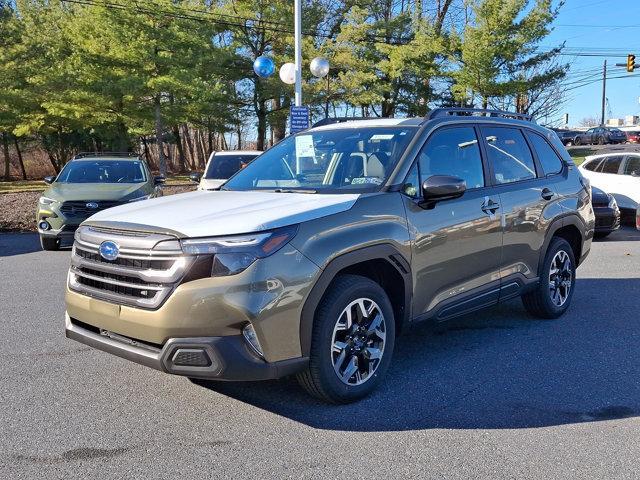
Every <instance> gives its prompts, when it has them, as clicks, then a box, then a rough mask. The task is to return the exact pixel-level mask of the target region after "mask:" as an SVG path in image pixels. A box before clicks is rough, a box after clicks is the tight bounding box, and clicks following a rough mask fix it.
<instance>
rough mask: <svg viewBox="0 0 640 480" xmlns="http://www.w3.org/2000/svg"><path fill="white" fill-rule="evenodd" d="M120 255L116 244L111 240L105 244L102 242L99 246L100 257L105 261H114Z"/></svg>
mask: <svg viewBox="0 0 640 480" xmlns="http://www.w3.org/2000/svg"><path fill="white" fill-rule="evenodd" d="M119 253H120V247H118V244H117V243H116V242H112V241H111V240H107V241H106V242H102V243H101V244H100V256H101V257H102V258H104V259H105V260H115V259H116V258H118V254H119Z"/></svg>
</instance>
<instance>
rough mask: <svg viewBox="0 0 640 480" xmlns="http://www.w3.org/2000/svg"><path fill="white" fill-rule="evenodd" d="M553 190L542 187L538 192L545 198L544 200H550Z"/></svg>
mask: <svg viewBox="0 0 640 480" xmlns="http://www.w3.org/2000/svg"><path fill="white" fill-rule="evenodd" d="M553 195H554V193H553V191H552V190H551V189H549V188H547V187H545V188H543V189H542V192H540V196H541V197H542V198H543V199H545V200H551V199H552V198H553Z"/></svg>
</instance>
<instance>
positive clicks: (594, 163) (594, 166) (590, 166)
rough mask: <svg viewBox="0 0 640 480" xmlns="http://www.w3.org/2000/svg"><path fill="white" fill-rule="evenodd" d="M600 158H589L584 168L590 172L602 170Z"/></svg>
mask: <svg viewBox="0 0 640 480" xmlns="http://www.w3.org/2000/svg"><path fill="white" fill-rule="evenodd" d="M601 167H602V159H600V158H599V159H597V160H591V161H590V162H589V163H587V164H586V165H585V166H584V169H585V170H589V171H590V172H599V171H600V170H602V168H601Z"/></svg>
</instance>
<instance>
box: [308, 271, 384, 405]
mask: <svg viewBox="0 0 640 480" xmlns="http://www.w3.org/2000/svg"><path fill="white" fill-rule="evenodd" d="M363 298H364V299H369V301H370V302H371V303H369V304H368V305H369V306H370V307H371V308H374V307H373V302H375V304H376V306H377V307H379V309H380V311H381V313H382V317H383V319H382V320H381V325H383V326H384V334H385V338H384V340H383V345H382V347H383V348H382V349H381V350H382V355H381V358H380V359H379V360H378V362H377V363H375V360H373V362H374V363H375V365H376V366H375V368H374V369H373V373H371V374H367V377H368V378H366V379H365V380H364V381H363V383H360V384H348V383H345V382H344V381H343V380H341V379H340V378H339V377H338V373H337V372H336V370H335V369H334V358H333V357H334V355H336V356H337V357H338V359H336V361H337V362H338V360H339V358H340V357H341V355H342V353H340V354H338V353H334V351H333V350H332V345H333V342H334V334H336V335H337V334H338V333H339V332H342V331H344V332H345V335H347V334H348V332H350V331H351V330H353V329H354V328H356V327H357V325H364V324H366V323H367V322H373V321H374V320H375V318H377V315H374V317H375V318H374V319H373V320H372V319H370V317H367V318H361V319H360V322H361V323H357V322H358V320H357V319H356V321H355V322H354V323H353V326H352V328H351V329H344V330H337V325H338V323H340V321H341V319H342V318H344V316H343V312H344V311H345V310H346V308H347V307H348V306H349V305H350V304H352V303H353V302H355V301H356V300H359V299H363ZM358 305H359V304H358ZM354 308H355V309H356V314H358V311H362V310H360V309H359V308H358V306H354ZM379 321H380V320H379ZM363 328H365V327H363ZM334 329H336V331H335V332H334ZM355 335H356V336H357V335H359V334H358V331H357V330H356V333H355ZM364 335H366V333H364V334H363V336H362V337H361V338H364ZM347 338H349V337H347ZM368 338H369V337H368ZM370 338H372V339H374V340H376V341H379V338H380V337H378V336H377V335H372V336H371V337H370ZM374 340H366V341H367V342H368V341H371V342H373V341H374ZM336 343H337V342H336ZM361 343H362V342H361ZM394 343H395V320H394V317H393V308H392V306H391V302H390V301H389V297H388V296H387V294H386V293H385V291H384V290H383V289H382V287H380V285H378V284H377V283H375V282H374V281H372V280H369V279H368V278H365V277H361V276H358V275H340V276H339V277H337V278H336V279H335V280H334V281H333V282H332V283H331V285H330V286H329V288H328V289H327V291H326V292H325V295H324V297H323V298H322V301H321V302H320V304H319V305H318V307H317V309H316V312H315V318H314V323H313V332H312V337H311V352H310V355H309V366H308V368H307V369H306V370H304V371H303V372H301V373H299V374H298V375H297V378H298V382H299V383H300V385H301V386H302V387H303V388H304V389H305V390H306V391H307V392H308V393H310V394H311V395H313V396H314V397H316V398H319V399H321V400H324V401H326V402H330V403H349V402H354V401H356V400H359V399H361V398H363V397H365V396H367V395H369V394H370V393H371V392H372V391H373V390H375V389H376V387H378V385H379V384H380V382H381V381H382V378H383V377H384V374H385V373H386V371H387V369H388V368H389V364H390V363H391V357H392V355H393V347H394ZM343 344H345V345H346V343H343ZM366 345H368V344H365V350H368V348H367V347H366ZM371 345H374V344H373V343H371ZM344 350H345V352H347V351H350V352H352V351H353V350H352V349H351V347H349V348H347V347H345V348H344ZM366 354H367V353H366V352H365V355H366ZM345 355H347V357H345V360H347V361H346V363H345V362H344V361H343V362H342V363H340V364H339V365H338V371H340V365H347V366H346V367H345V368H344V373H345V375H346V373H347V368H348V366H349V363H350V362H349V361H348V358H353V356H357V355H352V356H351V357H349V356H348V355H349V354H347V353H345ZM365 361H367V360H366V359H364V360H363V359H361V357H358V358H357V359H356V360H355V361H354V362H355V363H354V364H357V368H358V373H357V374H356V373H354V374H353V375H352V376H350V377H348V378H347V382H349V381H354V382H357V381H361V379H359V378H358V377H356V375H362V373H361V372H360V368H361V367H360V362H363V363H362V367H363V368H364V367H365V364H364V362H365ZM367 362H368V361H367Z"/></svg>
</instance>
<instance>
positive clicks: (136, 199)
mask: <svg viewBox="0 0 640 480" xmlns="http://www.w3.org/2000/svg"><path fill="white" fill-rule="evenodd" d="M149 198H151V195H145V196H143V197H138V198H132V199H131V200H129V202H140V201H141V200H147V199H149Z"/></svg>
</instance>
